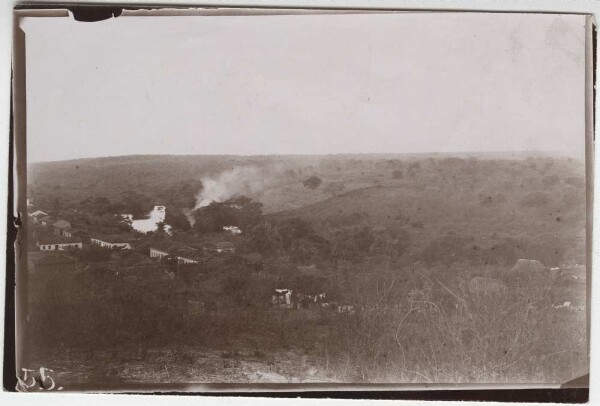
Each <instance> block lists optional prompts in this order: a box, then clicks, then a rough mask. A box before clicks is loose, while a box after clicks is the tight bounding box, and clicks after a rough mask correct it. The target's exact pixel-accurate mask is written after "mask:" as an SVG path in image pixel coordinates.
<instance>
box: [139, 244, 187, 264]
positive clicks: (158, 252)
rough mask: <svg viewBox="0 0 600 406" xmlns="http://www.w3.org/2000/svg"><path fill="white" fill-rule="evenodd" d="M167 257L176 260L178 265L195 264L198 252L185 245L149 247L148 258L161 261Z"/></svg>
mask: <svg viewBox="0 0 600 406" xmlns="http://www.w3.org/2000/svg"><path fill="white" fill-rule="evenodd" d="M168 257H173V258H177V262H178V263H180V264H197V263H198V250H197V249H194V248H191V247H188V246H187V245H182V246H170V247H160V248H157V247H150V258H154V259H157V260H163V259H165V258H168Z"/></svg>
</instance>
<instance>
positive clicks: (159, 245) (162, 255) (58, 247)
mask: <svg viewBox="0 0 600 406" xmlns="http://www.w3.org/2000/svg"><path fill="white" fill-rule="evenodd" d="M29 218H30V222H31V224H32V226H33V227H32V230H33V238H34V241H35V244H36V246H37V247H38V249H39V250H40V251H44V252H51V251H69V250H80V249H83V246H84V245H96V246H98V247H101V248H105V249H111V250H131V249H133V244H134V243H135V239H134V237H133V235H130V234H108V235H107V234H99V233H95V232H89V231H87V230H82V229H78V228H74V227H73V226H72V224H71V223H70V222H69V221H67V220H64V219H59V218H54V217H52V216H50V215H48V213H46V212H44V211H42V210H36V211H33V212H31V213H29ZM233 229H237V227H234V228H232V230H233ZM232 230H227V231H229V232H232V234H235V232H233V231H235V230H233V231H232ZM145 248H149V256H150V258H151V259H154V260H158V261H161V260H166V259H169V258H175V259H176V260H177V262H178V263H180V264H197V263H199V262H200V261H201V260H202V259H203V258H206V256H207V254H213V255H215V254H225V255H226V254H233V253H235V247H234V245H233V244H232V243H230V242H227V241H217V242H210V243H204V244H202V245H201V246H197V247H191V246H189V245H185V244H182V243H178V242H175V241H161V242H152V243H150V246H149V247H148V246H147V245H146V246H145Z"/></svg>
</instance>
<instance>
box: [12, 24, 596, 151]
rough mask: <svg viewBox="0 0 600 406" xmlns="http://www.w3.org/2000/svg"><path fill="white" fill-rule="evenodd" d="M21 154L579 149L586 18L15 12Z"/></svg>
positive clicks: (581, 140)
mask: <svg viewBox="0 0 600 406" xmlns="http://www.w3.org/2000/svg"><path fill="white" fill-rule="evenodd" d="M21 27H22V28H23V30H24V31H25V33H26V65H27V73H26V74H27V136H28V140H27V142H28V160H29V162H40V161H55V160H66V159H76V158H87V157H100V156H115V155H130V154H185V155H193V154H240V155H255V154H260V155H263V154H335V153H414V152H442V153H444V152H471V151H487V152H494V151H499V152H500V151H501V152H506V151H561V152H562V153H564V154H566V155H569V156H572V157H578V158H583V154H584V133H585V116H584V111H585V110H584V109H585V99H584V94H585V93H584V92H585V72H584V69H585V52H584V44H585V42H584V34H585V18H584V17H583V16H575V15H570V16H568V15H562V16H561V15H550V14H538V15H534V14H500V13H496V14H484V13H451V14H449V13H398V14H347V15H295V16H290V15H278V16H200V17H198V16H196V17H119V18H113V19H110V20H105V21H101V22H94V23H83V22H77V21H75V20H73V19H72V18H26V19H25V20H24V21H23V22H22V23H21Z"/></svg>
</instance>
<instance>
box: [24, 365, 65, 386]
mask: <svg viewBox="0 0 600 406" xmlns="http://www.w3.org/2000/svg"><path fill="white" fill-rule="evenodd" d="M21 372H22V374H21V375H20V376H17V386H16V390H17V391H19V392H32V391H52V390H63V387H62V386H59V387H57V386H56V382H55V381H54V378H52V376H51V375H50V374H51V373H53V372H54V371H53V370H51V369H49V368H45V367H41V368H40V369H39V370H37V371H36V370H35V369H27V368H21Z"/></svg>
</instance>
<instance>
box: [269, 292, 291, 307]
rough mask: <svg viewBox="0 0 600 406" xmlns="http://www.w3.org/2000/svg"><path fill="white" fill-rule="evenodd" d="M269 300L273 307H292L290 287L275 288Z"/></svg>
mask: <svg viewBox="0 0 600 406" xmlns="http://www.w3.org/2000/svg"><path fill="white" fill-rule="evenodd" d="M271 301H272V303H273V306H275V307H284V308H286V309H290V308H291V307H292V289H275V291H274V292H273V295H272V297H271Z"/></svg>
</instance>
